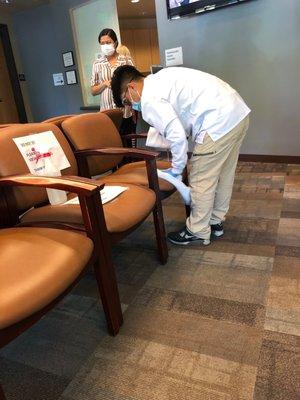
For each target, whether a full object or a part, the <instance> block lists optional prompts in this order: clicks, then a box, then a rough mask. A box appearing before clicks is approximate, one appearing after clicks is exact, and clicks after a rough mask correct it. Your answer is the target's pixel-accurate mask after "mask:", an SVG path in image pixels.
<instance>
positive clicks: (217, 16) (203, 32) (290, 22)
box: [155, 0, 300, 156]
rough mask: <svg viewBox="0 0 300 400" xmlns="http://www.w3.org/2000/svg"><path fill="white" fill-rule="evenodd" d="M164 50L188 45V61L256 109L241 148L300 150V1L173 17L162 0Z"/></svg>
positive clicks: (264, 1) (260, 0)
mask: <svg viewBox="0 0 300 400" xmlns="http://www.w3.org/2000/svg"><path fill="white" fill-rule="evenodd" d="M155 2H156V13H157V26H158V35H159V43H160V51H161V60H162V61H163V60H164V51H165V49H167V48H172V47H177V46H182V47H183V60H184V66H187V67H191V68H197V69H201V70H204V71H207V72H210V73H212V74H215V75H217V76H219V77H220V78H222V79H224V80H225V81H227V82H228V83H230V84H231V85H232V86H233V87H234V88H236V89H237V90H238V91H239V92H240V94H241V95H242V97H243V98H244V99H245V100H246V102H247V104H248V105H249V106H250V107H251V109H252V114H251V125H250V129H249V132H248V135H247V137H246V139H245V142H244V145H243V147H242V150H241V152H242V153H247V154H272V155H291V156H293V155H294V156H299V155H300V133H299V131H300V112H299V107H300V89H299V71H300V1H299V0H284V1H282V0H254V1H250V2H248V3H245V4H241V5H237V6H232V7H227V8H224V9H222V10H217V11H214V12H211V13H206V14H202V15H196V16H192V17H187V18H182V19H180V20H173V21H168V19H167V10H166V1H165V0H156V1H155Z"/></svg>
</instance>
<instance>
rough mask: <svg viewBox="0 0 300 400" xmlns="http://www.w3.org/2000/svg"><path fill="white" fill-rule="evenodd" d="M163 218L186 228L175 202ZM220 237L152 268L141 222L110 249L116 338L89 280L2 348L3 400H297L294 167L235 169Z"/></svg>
mask: <svg viewBox="0 0 300 400" xmlns="http://www.w3.org/2000/svg"><path fill="white" fill-rule="evenodd" d="M164 213H165V219H166V226H167V230H168V231H170V230H173V229H177V228H180V227H181V226H182V225H183V223H184V213H185V211H184V207H183V206H182V204H181V203H180V200H179V198H178V197H177V196H172V198H170V199H168V200H167V201H166V202H164ZM225 229H226V234H225V236H224V238H222V239H220V240H218V241H214V242H213V243H212V244H211V245H210V246H209V247H207V248H204V249H203V248H197V247H192V248H182V247H176V246H170V259H169V261H168V263H167V265H165V266H161V265H160V264H159V263H158V262H157V260H156V249H155V243H154V238H153V224H152V222H151V220H150V219H149V220H148V221H146V223H145V224H143V226H141V227H140V229H139V230H138V231H136V232H134V233H133V234H132V235H131V236H130V237H129V238H127V239H126V240H124V241H123V242H122V243H121V244H119V245H118V246H116V247H115V248H114V261H115V265H116V269H117V275H118V283H119V289H120V294H121V300H122V304H123V308H124V319H125V323H124V326H123V327H122V329H121V331H120V334H119V335H118V336H117V337H115V338H112V337H110V336H108V334H107V332H106V329H105V322H104V318H103V312H102V310H101V306H100V304H99V302H98V294H97V288H96V284H95V281H94V278H93V275H92V274H91V273H89V274H87V276H86V277H85V278H84V279H83V280H82V281H81V282H80V284H79V285H78V286H77V287H76V288H75V290H74V291H73V292H72V294H70V295H69V296H68V297H67V298H66V299H65V300H64V301H63V302H62V303H61V304H60V305H59V306H58V307H57V308H55V309H54V310H53V311H52V312H50V313H48V315H47V316H46V317H45V318H43V320H41V321H40V322H39V323H38V324H36V325H35V326H34V327H33V328H32V329H31V330H29V331H27V332H26V333H25V334H23V335H22V336H21V337H19V338H18V339H17V340H15V341H14V342H13V343H11V344H10V345H9V346H7V347H6V348H5V349H3V350H1V353H0V362H1V366H0V380H1V382H2V383H3V387H4V390H5V392H6V394H7V400H21V399H22V400H40V399H45V400H46V399H47V400H58V399H59V400H99V399H101V400H104V399H105V400H150V399H151V400H177V399H178V400H179V399H180V400H185V399H186V400H252V399H254V400H296V399H297V400H298V399H299V398H300V383H299V382H300V380H299V369H298V367H299V335H300V311H299V309H300V307H299V306H300V300H299V287H300V285H299V282H300V268H299V267H300V166H299V165H298V166H297V165H286V164H263V163H240V164H239V166H238V169H237V174H236V180H235V186H234V194H233V199H232V202H231V208H230V212H229V215H228V218H227V221H226V223H225Z"/></svg>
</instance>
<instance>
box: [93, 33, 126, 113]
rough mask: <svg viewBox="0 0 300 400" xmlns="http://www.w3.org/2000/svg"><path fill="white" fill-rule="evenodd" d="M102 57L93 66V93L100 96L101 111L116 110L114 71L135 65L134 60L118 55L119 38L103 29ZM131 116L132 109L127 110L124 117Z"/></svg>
mask: <svg viewBox="0 0 300 400" xmlns="http://www.w3.org/2000/svg"><path fill="white" fill-rule="evenodd" d="M98 42H99V43H100V47H101V53H102V57H101V58H100V59H98V60H96V61H95V62H94V64H93V69H92V79H91V93H92V95H93V96H97V95H100V111H103V110H108V109H111V108H116V105H115V103H114V99H113V95H112V91H111V88H110V82H111V78H112V76H113V73H114V71H115V70H116V69H117V68H118V67H119V66H120V65H126V64H127V65H133V62H132V59H131V58H130V57H126V56H123V55H120V54H118V53H117V51H116V49H117V47H118V38H117V35H116V33H115V32H114V31H113V30H112V29H109V28H106V29H103V30H102V31H101V32H100V34H99V36H98ZM129 116H131V111H130V109H126V110H125V112H124V117H125V118H126V117H129Z"/></svg>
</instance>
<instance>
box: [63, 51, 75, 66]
mask: <svg viewBox="0 0 300 400" xmlns="http://www.w3.org/2000/svg"><path fill="white" fill-rule="evenodd" d="M63 61H64V67H72V66H73V65H75V64H74V57H73V52H72V51H67V52H66V53H63Z"/></svg>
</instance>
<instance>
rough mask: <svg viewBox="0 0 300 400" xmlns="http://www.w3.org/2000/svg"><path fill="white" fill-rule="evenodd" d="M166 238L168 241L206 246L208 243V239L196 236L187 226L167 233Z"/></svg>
mask: <svg viewBox="0 0 300 400" xmlns="http://www.w3.org/2000/svg"><path fill="white" fill-rule="evenodd" d="M168 239H169V241H170V242H172V243H174V244H181V245H187V244H195V245H196V244H198V245H202V246H208V245H209V244H210V240H209V239H201V238H199V237H198V236H195V235H193V234H192V233H190V232H189V231H188V230H187V228H183V229H181V230H180V231H178V232H171V233H169V234H168Z"/></svg>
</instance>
